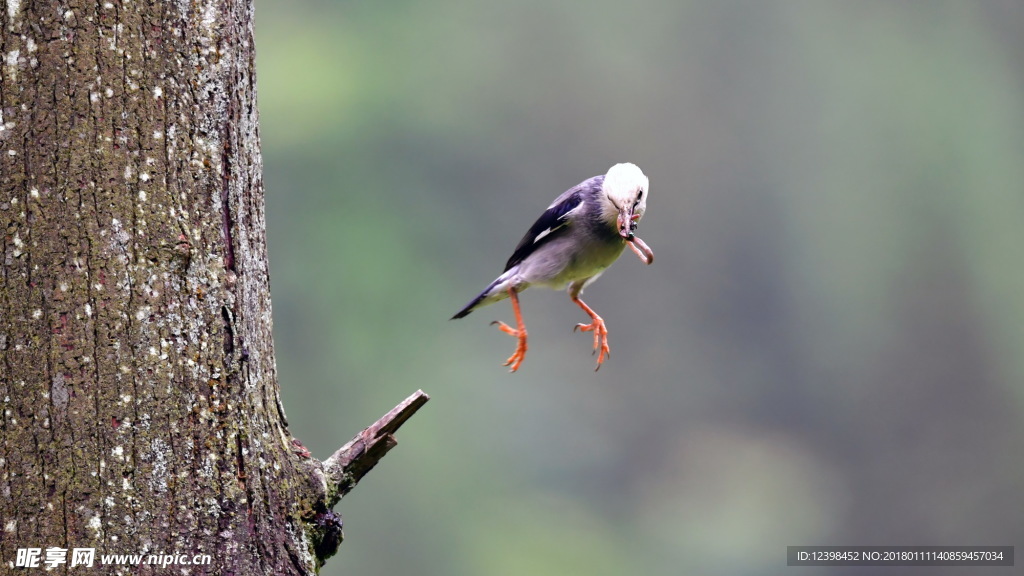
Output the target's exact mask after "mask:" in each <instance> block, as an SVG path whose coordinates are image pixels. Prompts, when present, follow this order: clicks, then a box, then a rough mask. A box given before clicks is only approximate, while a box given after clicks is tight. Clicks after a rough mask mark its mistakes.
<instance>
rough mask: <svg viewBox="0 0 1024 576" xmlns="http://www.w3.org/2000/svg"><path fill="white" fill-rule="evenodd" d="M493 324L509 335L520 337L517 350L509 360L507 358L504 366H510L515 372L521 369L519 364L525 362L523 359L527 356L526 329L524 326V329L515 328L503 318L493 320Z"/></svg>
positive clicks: (510, 370) (511, 370) (510, 369)
mask: <svg viewBox="0 0 1024 576" xmlns="http://www.w3.org/2000/svg"><path fill="white" fill-rule="evenodd" d="M491 326H497V327H498V330H501V331H502V332H504V333H505V334H508V335H509V336H515V337H516V338H518V342H517V343H516V351H515V352H513V353H512V355H511V356H509V357H508V360H506V361H505V363H504V364H502V366H509V367H510V368H509V372H515V371H516V370H519V366H520V365H521V364H522V363H523V360H524V359H525V358H526V329H525V328H524V329H522V330H516V329H515V328H513V327H511V326H509V325H508V324H505V323H504V322H502V321H501V320H495V321H494V322H491Z"/></svg>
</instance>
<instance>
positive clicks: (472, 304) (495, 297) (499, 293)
mask: <svg viewBox="0 0 1024 576" xmlns="http://www.w3.org/2000/svg"><path fill="white" fill-rule="evenodd" d="M509 276H511V275H510V274H508V273H506V274H502V275H501V276H498V278H497V279H495V280H494V282H491V284H490V286H488V287H487V288H484V291H483V292H481V293H480V294H478V295H477V297H476V298H473V299H472V300H470V301H469V304H466V305H465V306H464V307H463V308H462V310H459V311H458V312H456V313H455V316H452V317H451V319H452V320H458V319H459V318H465V317H466V316H469V313H470V312H472V311H473V310H476V309H477V308H480V307H481V306H486V305H488V304H494V303H495V302H498V301H499V300H504V299H505V298H508V292H507V291H506V290H505V286H506V285H507V282H506V281H507V280H508V277H509Z"/></svg>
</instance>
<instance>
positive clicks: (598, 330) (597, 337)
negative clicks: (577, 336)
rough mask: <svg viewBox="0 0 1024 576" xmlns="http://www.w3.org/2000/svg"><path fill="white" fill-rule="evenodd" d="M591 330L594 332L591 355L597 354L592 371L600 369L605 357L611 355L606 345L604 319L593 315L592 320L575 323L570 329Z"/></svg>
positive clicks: (606, 333) (606, 331)
mask: <svg viewBox="0 0 1024 576" xmlns="http://www.w3.org/2000/svg"><path fill="white" fill-rule="evenodd" d="M577 330H579V331H580V332H593V333H594V350H593V352H591V356H593V355H594V354H597V355H598V356H597V367H596V368H594V372H597V371H598V370H600V369H601V364H602V363H603V362H604V361H605V359H606V358H611V357H612V350H611V348H610V347H609V346H608V328H607V327H606V326H605V325H604V320H603V319H602V318H601V317H600V316H595V317H594V321H593V322H591V323H590V324H583V323H580V324H577V325H576V326H575V327H573V329H572V331H573V332H575V331H577Z"/></svg>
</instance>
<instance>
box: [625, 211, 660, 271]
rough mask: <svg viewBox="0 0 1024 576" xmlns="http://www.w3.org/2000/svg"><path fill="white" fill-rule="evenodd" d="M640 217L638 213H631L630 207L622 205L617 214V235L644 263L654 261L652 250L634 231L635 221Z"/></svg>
mask: <svg viewBox="0 0 1024 576" xmlns="http://www.w3.org/2000/svg"><path fill="white" fill-rule="evenodd" d="M639 219H640V215H639V214H634V213H633V208H632V207H623V208H621V209H619V216H618V218H617V223H618V226H619V236H622V238H623V239H624V240H625V241H626V242H627V243H628V244H629V247H630V248H631V249H632V250H633V253H634V254H636V255H637V257H638V258H640V259H641V260H643V261H644V264H650V263H651V262H654V252H653V251H652V250H651V247H650V246H648V245H647V243H646V242H644V241H643V240H641V239H640V238H639V237H638V236H637V235H636V234H635V233H634V230H636V221H637V220H639Z"/></svg>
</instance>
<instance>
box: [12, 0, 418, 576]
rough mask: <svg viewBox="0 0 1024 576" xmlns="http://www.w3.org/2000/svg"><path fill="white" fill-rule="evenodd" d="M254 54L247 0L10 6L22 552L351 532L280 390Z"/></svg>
mask: <svg viewBox="0 0 1024 576" xmlns="http://www.w3.org/2000/svg"><path fill="white" fill-rule="evenodd" d="M253 58H254V53H253V11H252V4H251V2H250V1H248V0H193V1H191V2H182V1H176V2H156V1H151V0H143V1H141V2H122V1H117V0H111V1H109V2H107V1H103V0H101V1H99V2H95V1H93V2H82V1H78V0H76V1H70V2H58V1H29V0H6V4H5V5H4V6H3V7H0V72H2V78H0V114H2V116H0V226H2V246H0V258H2V261H0V264H2V265H0V274H2V276H0V401H2V410H3V417H2V421H0V435H2V436H0V529H2V531H0V562H2V564H3V565H4V566H5V567H13V566H15V564H16V563H17V562H18V561H19V558H17V553H18V549H23V548H29V547H36V548H42V549H44V550H45V549H46V548H49V547H55V548H63V549H67V550H69V552H68V554H69V556H68V558H67V562H66V563H65V564H63V565H58V566H57V568H59V569H61V570H73V569H72V568H71V567H70V563H71V557H70V550H71V549H73V548H90V547H91V548H94V549H95V550H96V564H100V562H99V561H100V555H101V554H145V555H148V554H180V555H183V557H182V558H181V560H183V561H184V560H189V561H192V560H193V558H194V557H196V556H197V555H202V554H208V555H209V556H210V558H211V564H208V565H193V566H188V569H189V571H190V573H192V574H203V573H217V574H244V575H250V574H311V573H313V572H315V570H316V569H317V568H318V567H319V566H320V565H321V564H322V562H323V560H324V559H325V558H326V557H328V556H330V555H331V554H333V552H334V548H336V546H337V542H338V541H340V522H338V520H337V518H336V517H335V516H333V514H332V513H331V512H330V510H329V508H330V506H331V505H333V503H334V502H335V501H336V499H337V498H338V497H339V496H340V494H341V493H342V492H343V490H341V489H339V482H340V481H341V480H342V478H341V477H340V476H339V475H338V474H337V471H336V470H332V472H331V473H325V471H324V466H323V464H322V463H321V462H318V461H317V460H314V459H311V458H309V454H308V452H306V451H305V450H304V449H302V448H301V445H297V444H296V443H295V442H294V441H293V439H292V437H291V435H290V434H289V432H288V428H287V422H286V420H285V416H284V411H283V409H282V407H281V403H280V398H279V395H278V382H277V375H276V372H275V364H274V349H273V341H272V338H271V314H270V310H271V308H270V291H269V277H268V268H267V254H266V242H265V230H264V226H265V224H264V214H263V210H264V202H263V182H262V176H261V171H262V166H261V158H260V151H259V136H258V117H257V112H256V105H255V103H256V94H255V78H254V67H253ZM424 397H425V395H424ZM390 432H393V430H391V431H390ZM390 432H389V435H390ZM377 457H379V456H377ZM363 465H364V466H365V462H364V463H363ZM371 466H372V464H371ZM349 487H350V486H349ZM20 560H24V558H21V559H20ZM100 568H101V569H102V570H103V571H105V573H129V572H130V573H141V574H149V573H161V572H162V568H161V567H160V566H153V565H143V566H139V567H128V568H126V567H124V566H120V567H119V566H114V565H105V566H100ZM163 569H166V567H164V568H163Z"/></svg>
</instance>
